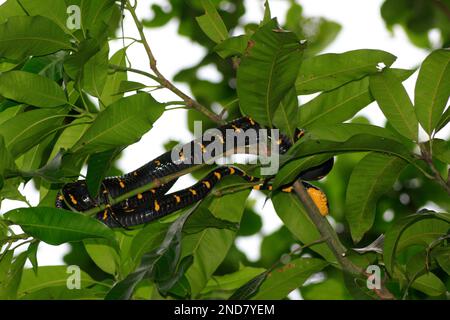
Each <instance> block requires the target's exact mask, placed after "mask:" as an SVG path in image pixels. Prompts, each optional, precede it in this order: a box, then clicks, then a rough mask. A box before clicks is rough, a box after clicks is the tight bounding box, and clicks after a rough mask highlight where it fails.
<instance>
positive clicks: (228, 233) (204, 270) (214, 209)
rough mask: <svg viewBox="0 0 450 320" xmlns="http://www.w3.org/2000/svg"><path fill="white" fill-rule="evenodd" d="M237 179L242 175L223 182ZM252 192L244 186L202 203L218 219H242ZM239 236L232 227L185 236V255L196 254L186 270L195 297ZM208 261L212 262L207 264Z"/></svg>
mask: <svg viewBox="0 0 450 320" xmlns="http://www.w3.org/2000/svg"><path fill="white" fill-rule="evenodd" d="M235 178H236V177H235ZM233 181H234V182H236V181H239V178H237V180H236V179H233V178H231V179H227V180H224V181H222V182H221V184H220V186H221V187H223V186H225V185H228V183H230V184H231V183H232V182H233ZM249 193H250V190H244V191H240V192H237V193H233V194H228V195H224V196H222V197H219V198H214V197H210V198H208V201H204V203H203V204H202V206H201V207H207V208H208V210H209V211H210V212H211V213H212V214H213V215H214V216H215V217H216V218H218V219H221V220H226V221H230V222H234V223H239V222H240V220H241V218H242V214H243V212H244V208H245V202H246V200H247V197H248V195H249ZM211 199H212V200H211ZM235 236H236V232H235V231H232V230H226V229H216V228H207V229H204V230H203V231H201V232H198V233H195V234H189V235H185V236H184V237H183V242H182V257H185V256H188V255H193V256H194V263H193V265H192V266H191V267H190V268H189V269H188V270H187V272H186V277H187V279H188V280H189V283H190V286H191V291H192V297H196V296H197V295H198V294H199V293H200V292H201V291H202V290H203V288H204V287H205V286H206V284H207V283H208V280H209V279H210V277H211V276H212V274H213V273H214V272H215V271H216V269H217V268H218V267H219V265H220V264H221V262H222V261H223V260H224V259H225V257H226V254H227V252H228V250H229V249H230V247H231V245H232V244H233V242H234V238H235ZM205 261H207V262H208V263H207V264H205V263H204V262H205Z"/></svg>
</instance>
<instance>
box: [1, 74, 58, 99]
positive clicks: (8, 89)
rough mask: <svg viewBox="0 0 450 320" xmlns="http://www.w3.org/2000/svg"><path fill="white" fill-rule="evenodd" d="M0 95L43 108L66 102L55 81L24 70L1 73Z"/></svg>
mask: <svg viewBox="0 0 450 320" xmlns="http://www.w3.org/2000/svg"><path fill="white" fill-rule="evenodd" d="M0 95H2V96H3V97H5V98H8V99H11V100H15V101H18V102H22V103H26V104H29V105H32V106H36V107H43V108H53V107H57V106H60V105H63V104H66V103H67V99H66V95H65V94H64V91H63V90H62V89H61V87H60V86H59V85H58V84H57V83H56V82H54V81H52V80H50V79H48V78H45V77H42V76H39V75H37V74H33V73H29V72H24V71H10V72H6V73H3V74H1V75H0Z"/></svg>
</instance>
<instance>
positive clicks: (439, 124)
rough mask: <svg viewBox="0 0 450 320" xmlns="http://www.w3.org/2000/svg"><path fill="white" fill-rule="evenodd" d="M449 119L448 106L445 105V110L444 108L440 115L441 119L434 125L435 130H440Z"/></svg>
mask: <svg viewBox="0 0 450 320" xmlns="http://www.w3.org/2000/svg"><path fill="white" fill-rule="evenodd" d="M449 121H450V106H447V110H445V112H444V114H443V115H442V117H441V119H440V120H439V122H438V124H437V126H436V132H438V131H440V130H442V128H444V127H445V126H446V125H447V124H448V123H449Z"/></svg>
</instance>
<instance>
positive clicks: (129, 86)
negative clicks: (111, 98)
mask: <svg viewBox="0 0 450 320" xmlns="http://www.w3.org/2000/svg"><path fill="white" fill-rule="evenodd" d="M144 88H147V86H146V85H145V84H143V83H140V82H135V81H121V82H120V85H119V89H118V90H117V92H116V94H118V93H125V92H129V91H136V90H141V89H144Z"/></svg>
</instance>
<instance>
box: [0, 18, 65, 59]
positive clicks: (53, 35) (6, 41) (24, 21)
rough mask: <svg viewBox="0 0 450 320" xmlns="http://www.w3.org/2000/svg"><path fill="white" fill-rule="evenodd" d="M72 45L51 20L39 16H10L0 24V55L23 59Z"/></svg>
mask: <svg viewBox="0 0 450 320" xmlns="http://www.w3.org/2000/svg"><path fill="white" fill-rule="evenodd" d="M71 48H72V46H71V44H70V41H69V36H68V35H67V34H66V33H64V31H63V30H62V29H61V28H60V27H59V26H58V25H57V24H56V23H54V22H53V21H51V20H49V19H47V18H44V17H41V16H35V17H29V16H17V17H10V18H8V20H7V21H6V22H5V23H3V24H0V56H2V57H6V58H10V59H23V58H25V57H27V56H42V55H45V54H49V53H53V52H56V51H59V50H68V49H71Z"/></svg>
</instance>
